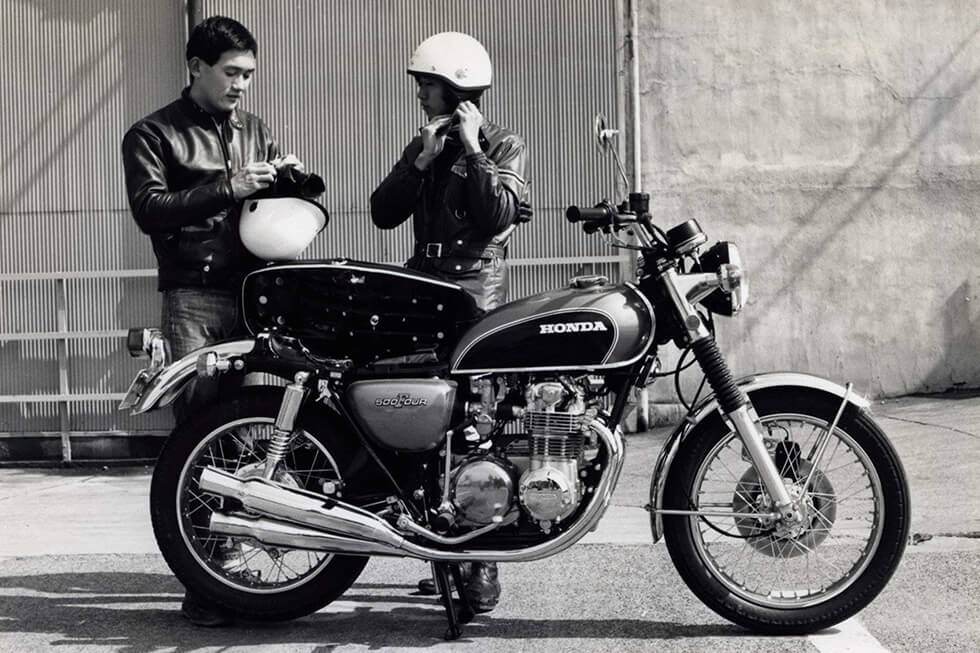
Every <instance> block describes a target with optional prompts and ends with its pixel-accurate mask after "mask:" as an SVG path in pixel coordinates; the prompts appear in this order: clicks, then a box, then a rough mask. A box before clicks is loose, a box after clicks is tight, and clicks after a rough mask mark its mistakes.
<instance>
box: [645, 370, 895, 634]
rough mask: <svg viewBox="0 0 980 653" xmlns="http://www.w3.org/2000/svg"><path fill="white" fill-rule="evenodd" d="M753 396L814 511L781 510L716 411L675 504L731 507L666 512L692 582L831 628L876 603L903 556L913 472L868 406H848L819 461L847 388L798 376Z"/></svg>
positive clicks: (782, 462)
mask: <svg viewBox="0 0 980 653" xmlns="http://www.w3.org/2000/svg"><path fill="white" fill-rule="evenodd" d="M752 402H753V405H754V406H755V409H756V412H757V413H758V415H759V418H760V420H761V423H762V434H763V436H764V437H765V439H766V442H767V447H768V449H769V451H770V452H771V454H772V456H773V458H774V460H775V462H776V466H777V468H778V469H779V470H780V475H781V476H782V478H783V482H784V483H785V484H786V487H787V490H788V491H789V493H790V496H791V497H793V498H794V499H800V501H799V505H800V506H801V507H802V512H803V515H804V520H803V522H802V523H797V524H792V525H787V524H784V523H783V522H781V521H780V520H778V519H776V518H774V517H773V504H772V501H771V500H770V498H769V496H768V493H767V492H766V491H765V489H764V488H763V487H762V484H761V481H760V480H759V476H758V475H757V473H756V471H755V469H754V468H753V466H752V463H751V462H750V461H749V457H748V455H747V454H746V453H743V450H742V444H741V440H740V439H739V437H738V435H737V434H736V433H735V432H734V431H733V430H731V429H729V428H727V427H726V426H725V425H724V423H723V422H722V420H721V419H720V418H718V417H717V416H713V417H711V418H709V419H707V420H705V421H704V422H702V424H700V425H699V426H698V427H697V428H696V429H695V431H694V432H692V433H691V434H689V435H688V437H687V438H686V440H685V443H684V445H682V448H681V449H680V450H679V451H678V454H677V458H676V459H675V461H674V464H673V465H672V470H671V472H670V476H669V478H668V479H667V484H666V490H665V494H664V502H663V504H664V508H665V509H673V510H702V511H705V512H709V511H710V512H713V513H714V514H715V515H725V513H729V512H730V513H731V516H727V515H725V516H703V517H691V516H682V515H665V516H664V537H665V540H666V542H667V547H668V550H669V551H670V556H671V558H672V560H673V561H674V564H675V566H676V567H677V569H678V571H679V572H680V574H681V577H682V578H683V579H684V581H685V582H686V583H687V585H688V587H690V588H691V590H692V591H693V592H694V593H695V594H696V595H697V596H698V598H700V599H701V600H702V601H703V602H704V603H705V604H706V605H708V607H710V608H711V609H712V610H714V611H715V612H717V613H718V614H720V615H721V616H723V617H725V618H726V619H729V620H730V621H733V622H735V623H738V624H740V625H743V626H746V627H748V628H751V629H752V630H756V631H760V632H765V633H771V634H802V633H809V632H813V631H816V630H820V629H822V628H827V627H829V626H832V625H834V624H836V623H839V622H841V621H843V620H845V619H847V618H849V617H851V616H853V615H854V614H856V613H857V612H858V611H860V610H861V609H862V608H864V607H865V606H866V605H867V604H868V603H870V602H871V600H872V599H874V597H875V596H877V594H878V593H879V592H880V591H881V590H882V588H884V586H885V584H886V583H887V582H888V580H889V578H891V575H892V573H893V572H894V571H895V569H896V567H897V566H898V563H899V560H900V559H901V556H902V553H903V551H904V550H905V542H906V538H907V536H908V528H909V491H908V485H907V483H906V480H905V473H904V471H903V469H902V465H901V462H900V461H899V459H898V456H897V455H896V454H895V451H894V449H893V448H892V447H891V444H890V443H889V442H888V440H887V438H886V437H885V435H884V433H882V432H881V430H880V429H879V428H878V426H877V425H876V424H875V422H874V421H873V420H872V419H871V416H870V415H869V414H868V413H867V412H866V411H864V410H860V409H857V408H855V407H854V406H848V407H847V408H846V409H845V411H844V413H843V415H842V416H841V419H840V421H839V422H838V425H837V428H835V429H834V431H833V433H831V434H830V435H829V439H828V441H827V443H826V447H825V448H824V450H823V451H824V453H823V456H822V457H821V458H820V460H818V461H814V460H813V458H814V454H815V451H816V450H817V449H818V447H817V446H816V444H817V442H818V440H819V439H820V438H821V437H827V430H828V428H829V427H830V425H831V423H832V422H833V419H834V416H835V414H836V411H837V409H838V407H839V405H840V399H837V398H834V397H830V396H828V395H824V394H822V393H819V392H816V391H809V390H800V389H798V388H793V389H771V390H766V391H762V392H758V393H754V395H753V396H752ZM808 478H809V479H810V482H809V485H807V484H806V481H807V479H808ZM804 486H806V487H805V489H804Z"/></svg>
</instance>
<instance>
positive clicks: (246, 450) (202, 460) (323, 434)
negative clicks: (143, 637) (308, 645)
mask: <svg viewBox="0 0 980 653" xmlns="http://www.w3.org/2000/svg"><path fill="white" fill-rule="evenodd" d="M282 397H283V389H282V388H272V387H249V388H244V389H243V390H242V392H241V393H240V394H238V395H236V396H235V397H234V398H232V399H228V400H225V401H222V402H220V403H218V404H216V405H213V406H209V407H208V409H207V410H206V411H202V412H201V413H199V414H198V415H195V416H193V417H192V418H190V419H188V420H187V421H186V422H184V423H183V424H181V425H179V426H178V427H177V428H176V429H174V431H173V433H172V434H171V436H170V438H169V439H168V440H167V443H166V445H165V446H164V448H163V450H162V452H161V453H160V458H159V459H158V461H157V464H156V468H155V470H154V473H153V480H152V483H151V486H150V515H151V518H152V522H153V533H154V535H155V536H156V539H157V544H158V545H159V547H160V552H161V553H162V554H163V557H164V559H165V560H166V561H167V564H168V565H169V566H170V568H171V569H172V570H173V572H174V574H175V575H176V576H177V578H178V579H179V580H180V581H181V583H183V584H184V586H185V587H186V588H187V589H188V590H189V591H191V592H193V593H194V594H196V595H197V596H198V597H200V598H201V599H203V601H202V602H203V604H204V605H213V606H215V607H217V608H218V609H220V610H221V611H223V612H225V613H227V614H229V615H232V616H234V617H236V618H238V619H243V620H249V621H283V620H287V619H293V618H296V617H300V616H303V615H306V614H310V613H312V612H315V611H316V610H318V609H320V608H321V607H323V606H325V605H327V604H328V603H330V602H331V601H333V600H334V599H336V598H337V597H338V596H340V595H341V594H343V593H344V592H345V591H346V590H347V589H348V588H349V587H350V586H351V585H352V584H353V583H354V581H355V580H356V579H357V577H358V575H359V574H360V573H361V571H362V570H363V569H364V566H365V565H366V564H367V561H368V558H367V557H363V556H349V555H336V554H329V553H324V552H316V551H305V550H300V549H287V548H283V547H275V546H269V545H265V544H262V543H260V542H257V541H255V540H252V539H249V538H238V537H225V536H216V535H214V534H213V533H211V531H210V530H209V529H208V523H209V519H210V515H211V512H213V511H214V510H217V509H223V510H224V509H227V507H223V503H224V500H223V499H222V498H220V497H218V496H215V495H212V494H208V493H205V492H202V491H201V490H200V487H199V480H200V474H201V470H202V469H203V468H204V467H205V466H215V467H218V468H220V469H223V470H225V471H228V472H230V473H233V474H235V475H236V476H239V477H248V476H255V475H260V474H261V472H262V469H264V461H265V450H266V447H267V446H268V444H269V439H270V437H271V433H272V430H273V427H274V424H275V419H276V415H277V414H278V411H279V406H280V403H281V402H282ZM345 434H346V430H345V429H344V428H343V426H342V424H340V423H339V421H338V420H337V418H336V417H334V416H333V415H332V414H329V413H327V412H326V411H324V410H322V409H319V410H317V409H313V410H304V411H302V412H301V414H300V416H299V418H298V419H297V424H296V429H295V430H294V432H293V433H292V435H291V439H290V443H289V447H288V450H287V452H286V455H285V457H284V458H283V461H282V462H281V463H280V465H279V466H278V467H277V469H276V473H275V478H274V480H276V481H277V482H279V483H282V484H284V485H287V486H293V487H298V488H302V489H306V490H311V491H314V492H322V491H323V490H322V488H323V484H324V483H329V482H333V483H334V484H335V485H336V486H339V485H341V483H342V480H343V473H344V471H345V470H346V469H347V467H348V465H349V463H350V460H351V457H352V455H353V453H354V451H355V449H354V446H353V444H352V441H351V440H350V439H349V438H345V437H344V435H345Z"/></svg>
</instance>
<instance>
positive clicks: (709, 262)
mask: <svg viewBox="0 0 980 653" xmlns="http://www.w3.org/2000/svg"><path fill="white" fill-rule="evenodd" d="M701 271H702V272H715V273H717V274H718V278H719V279H720V280H721V288H720V289H718V290H716V291H714V292H713V293H711V294H710V295H708V296H707V297H705V298H704V299H702V300H701V304H703V305H704V306H705V308H707V309H708V310H709V311H711V312H712V313H715V314H717V315H727V316H732V315H735V314H736V313H738V312H739V311H740V310H742V307H743V306H744V305H745V302H747V301H748V299H749V280H748V278H747V277H746V275H745V267H744V266H743V265H742V257H741V256H740V255H739V253H738V247H736V246H735V243H729V242H720V243H715V244H714V245H713V246H712V247H711V249H709V250H708V251H707V252H705V254H704V256H702V257H701Z"/></svg>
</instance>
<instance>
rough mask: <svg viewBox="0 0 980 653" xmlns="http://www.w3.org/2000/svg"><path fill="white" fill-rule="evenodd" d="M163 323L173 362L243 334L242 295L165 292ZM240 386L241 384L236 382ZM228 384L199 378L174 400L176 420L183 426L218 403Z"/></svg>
mask: <svg viewBox="0 0 980 653" xmlns="http://www.w3.org/2000/svg"><path fill="white" fill-rule="evenodd" d="M162 304H163V306H162V315H161V324H162V331H163V334H164V336H166V338H167V342H169V343H170V353H171V356H172V359H173V360H179V359H181V358H183V357H184V356H186V355H187V354H190V353H191V352H193V351H194V350H196V349H200V348H201V347H205V346H207V345H210V344H213V343H215V342H218V341H221V340H227V339H229V338H234V337H236V336H240V335H243V334H244V332H245V329H244V326H243V325H242V321H241V319H240V315H239V308H238V293H237V292H233V291H231V290H218V289H213V288H175V289H171V290H164V291H163V302H162ZM236 384H237V381H236ZM227 386H228V383H227V381H224V380H220V377H219V378H216V379H201V378H197V379H194V380H192V381H191V382H190V385H189V386H188V387H187V389H186V390H184V392H183V393H182V394H181V395H180V396H179V397H178V398H177V399H176V400H175V401H174V403H173V411H174V418H175V419H176V420H177V423H178V424H180V423H181V422H183V421H184V420H185V419H186V418H187V417H189V416H190V415H193V414H194V412H195V411H196V410H199V409H201V408H202V407H204V406H206V405H207V404H209V403H213V402H215V401H216V400H217V399H218V397H219V396H220V394H221V392H222V391H223V390H227V389H230V388H228V387H227Z"/></svg>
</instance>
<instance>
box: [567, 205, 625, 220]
mask: <svg viewBox="0 0 980 653" xmlns="http://www.w3.org/2000/svg"><path fill="white" fill-rule="evenodd" d="M615 216H616V210H615V209H613V207H611V206H609V205H608V204H606V203H605V202H602V203H600V204H598V205H596V206H594V207H592V208H588V207H579V206H570V207H568V209H566V210H565V218H566V219H567V220H568V221H569V222H605V223H609V222H611V221H612V219H613V218H614V217H615Z"/></svg>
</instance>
